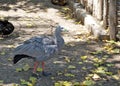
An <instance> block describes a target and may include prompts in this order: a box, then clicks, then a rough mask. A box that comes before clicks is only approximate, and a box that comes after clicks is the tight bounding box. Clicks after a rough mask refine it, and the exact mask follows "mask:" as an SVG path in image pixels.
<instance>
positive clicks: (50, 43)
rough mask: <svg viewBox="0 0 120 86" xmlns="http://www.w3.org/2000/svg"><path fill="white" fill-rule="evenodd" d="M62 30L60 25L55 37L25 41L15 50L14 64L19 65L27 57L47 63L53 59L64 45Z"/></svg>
mask: <svg viewBox="0 0 120 86" xmlns="http://www.w3.org/2000/svg"><path fill="white" fill-rule="evenodd" d="M62 29H63V28H62V27H61V26H59V25H58V26H56V29H55V32H54V34H53V36H36V37H33V38H31V39H29V40H27V41H25V42H24V43H23V44H21V45H20V46H18V47H17V48H15V50H14V52H13V53H14V59H13V62H14V63H17V62H18V61H19V60H20V59H21V58H24V57H25V56H26V57H30V58H33V59H34V60H36V61H45V60H48V59H50V58H52V57H53V56H54V55H55V54H57V53H58V52H59V51H60V50H61V48H62V47H63V45H64V40H63V38H62V36H61V31H62ZM20 55H21V57H20Z"/></svg>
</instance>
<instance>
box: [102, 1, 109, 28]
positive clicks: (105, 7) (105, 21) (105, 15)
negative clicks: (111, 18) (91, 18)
mask: <svg viewBox="0 0 120 86" xmlns="http://www.w3.org/2000/svg"><path fill="white" fill-rule="evenodd" d="M107 25H108V0H104V1H103V27H104V28H107Z"/></svg>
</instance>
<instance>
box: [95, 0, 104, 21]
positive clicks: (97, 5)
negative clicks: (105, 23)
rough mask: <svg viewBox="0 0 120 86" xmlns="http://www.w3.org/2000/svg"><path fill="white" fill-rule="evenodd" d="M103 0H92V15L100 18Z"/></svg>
mask: <svg viewBox="0 0 120 86" xmlns="http://www.w3.org/2000/svg"><path fill="white" fill-rule="evenodd" d="M102 2H103V0H93V16H94V17H96V18H97V19H98V20H102V9H103V3H102Z"/></svg>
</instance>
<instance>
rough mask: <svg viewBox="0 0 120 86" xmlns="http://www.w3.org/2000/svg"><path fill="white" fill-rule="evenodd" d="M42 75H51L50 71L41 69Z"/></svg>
mask: <svg viewBox="0 0 120 86" xmlns="http://www.w3.org/2000/svg"><path fill="white" fill-rule="evenodd" d="M42 75H43V76H50V75H52V73H48V72H45V71H42Z"/></svg>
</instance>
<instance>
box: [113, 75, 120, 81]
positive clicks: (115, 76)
mask: <svg viewBox="0 0 120 86" xmlns="http://www.w3.org/2000/svg"><path fill="white" fill-rule="evenodd" d="M112 77H113V78H114V79H115V80H120V77H119V76H118V75H112Z"/></svg>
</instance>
